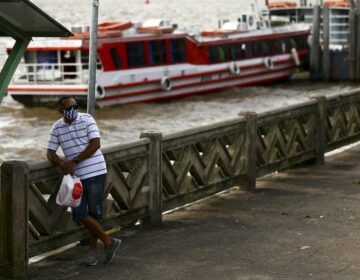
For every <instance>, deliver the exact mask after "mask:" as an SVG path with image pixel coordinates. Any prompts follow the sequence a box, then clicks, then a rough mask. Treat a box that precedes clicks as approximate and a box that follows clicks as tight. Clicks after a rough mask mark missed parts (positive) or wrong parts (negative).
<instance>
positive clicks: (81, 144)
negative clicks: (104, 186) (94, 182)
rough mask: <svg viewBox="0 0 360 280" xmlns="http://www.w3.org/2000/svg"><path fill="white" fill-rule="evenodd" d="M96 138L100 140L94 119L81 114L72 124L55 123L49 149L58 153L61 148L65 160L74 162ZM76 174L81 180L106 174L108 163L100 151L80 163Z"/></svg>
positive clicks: (60, 121) (61, 120) (62, 120)
mask: <svg viewBox="0 0 360 280" xmlns="http://www.w3.org/2000/svg"><path fill="white" fill-rule="evenodd" d="M94 138H100V133H99V129H98V127H97V125H96V123H95V120H94V118H93V117H92V116H91V115H89V114H83V113H79V114H78V116H77V118H76V120H74V121H73V122H72V123H71V124H67V123H66V122H64V119H63V118H62V119H60V120H58V121H56V122H55V124H54V125H53V126H52V128H51V131H50V136H49V141H48V149H50V150H53V151H57V149H58V148H59V147H61V149H62V150H63V152H64V155H65V158H66V159H67V160H72V159H74V158H75V157H76V156H78V155H79V154H80V153H81V152H83V151H84V150H85V149H86V147H87V146H88V145H89V143H90V140H91V139H94ZM74 172H75V175H76V176H77V177H79V178H80V179H86V178H90V177H94V176H98V175H101V174H105V173H106V172H107V170H106V163H105V160H104V156H103V154H102V152H101V151H100V149H98V150H97V151H96V152H95V153H94V154H93V155H92V156H91V157H90V158H88V159H85V160H83V161H81V162H80V163H78V164H77V165H76V166H75V168H74Z"/></svg>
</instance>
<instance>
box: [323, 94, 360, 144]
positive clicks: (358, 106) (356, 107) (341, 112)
mask: <svg viewBox="0 0 360 280" xmlns="http://www.w3.org/2000/svg"><path fill="white" fill-rule="evenodd" d="M354 138H359V139H360V100H359V99H357V100H351V99H350V100H347V101H345V100H341V102H340V101H339V102H336V103H335V102H329V104H328V106H327V109H326V145H327V146H329V147H330V149H331V148H335V147H334V146H342V145H344V144H346V143H347V142H348V141H349V140H350V142H353V141H354Z"/></svg>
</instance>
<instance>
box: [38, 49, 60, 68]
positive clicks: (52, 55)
mask: <svg viewBox="0 0 360 280" xmlns="http://www.w3.org/2000/svg"><path fill="white" fill-rule="evenodd" d="M37 63H38V64H44V65H43V66H41V68H42V69H50V68H51V65H50V64H55V63H57V52H56V51H38V52H37Z"/></svg>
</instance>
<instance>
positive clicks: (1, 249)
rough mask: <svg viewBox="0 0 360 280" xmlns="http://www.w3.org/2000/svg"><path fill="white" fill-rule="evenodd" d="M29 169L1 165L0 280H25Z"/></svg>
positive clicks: (12, 163) (19, 164)
mask: <svg viewBox="0 0 360 280" xmlns="http://www.w3.org/2000/svg"><path fill="white" fill-rule="evenodd" d="M28 178H29V168H28V166H27V164H26V163H24V162H19V161H8V162H4V163H3V164H2V165H1V185H0V278H1V276H4V277H12V278H26V273H27V266H28V243H27V240H28V231H29V229H28V221H29V210H28V197H27V193H28V192H27V190H28V187H29V181H28V180H29V179H28Z"/></svg>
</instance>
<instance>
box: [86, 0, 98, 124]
mask: <svg viewBox="0 0 360 280" xmlns="http://www.w3.org/2000/svg"><path fill="white" fill-rule="evenodd" d="M92 6H93V7H92V18H91V27H90V46H89V84H88V99H87V113H88V114H90V115H92V116H93V117H95V85H96V63H97V26H98V14H99V0H93V3H92Z"/></svg>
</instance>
